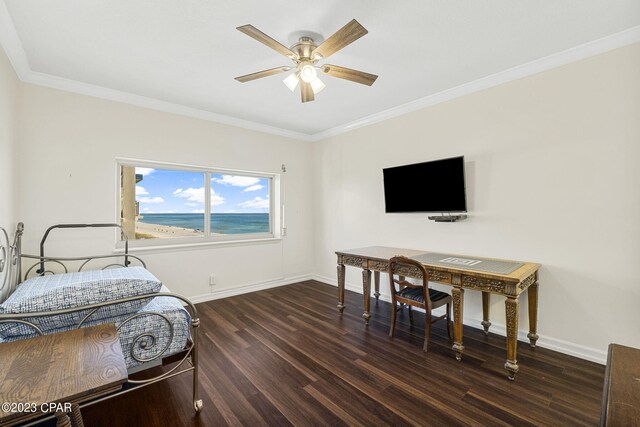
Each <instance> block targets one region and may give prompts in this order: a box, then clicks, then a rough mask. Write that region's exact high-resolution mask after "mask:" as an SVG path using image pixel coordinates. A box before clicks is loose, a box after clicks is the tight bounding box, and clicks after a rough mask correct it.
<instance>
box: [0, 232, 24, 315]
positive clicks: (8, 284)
mask: <svg viewBox="0 0 640 427" xmlns="http://www.w3.org/2000/svg"><path fill="white" fill-rule="evenodd" d="M23 231H24V224H23V223H21V222H19V223H18V225H17V226H16V230H15V232H14V233H13V236H11V235H10V234H9V232H7V230H6V229H5V228H3V227H0V303H2V302H3V301H4V300H5V299H7V298H8V297H9V295H11V293H12V292H13V291H14V290H15V288H16V286H17V285H18V283H19V282H20V276H21V265H20V264H21V263H20V255H21V253H22V252H21V251H22V247H21V244H22V233H23Z"/></svg>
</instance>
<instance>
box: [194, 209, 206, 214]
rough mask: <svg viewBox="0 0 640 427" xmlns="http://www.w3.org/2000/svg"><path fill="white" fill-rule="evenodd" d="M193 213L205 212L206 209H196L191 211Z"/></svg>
mask: <svg viewBox="0 0 640 427" xmlns="http://www.w3.org/2000/svg"><path fill="white" fill-rule="evenodd" d="M191 213H194V214H197V213H201V214H203V213H204V209H194V210H192V211H191Z"/></svg>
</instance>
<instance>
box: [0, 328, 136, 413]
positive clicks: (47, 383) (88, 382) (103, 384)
mask: <svg viewBox="0 0 640 427" xmlns="http://www.w3.org/2000/svg"><path fill="white" fill-rule="evenodd" d="M0 360H2V363H0V401H2V402H22V403H35V404H37V405H38V407H39V406H40V405H41V404H42V403H49V402H61V403H65V402H78V401H83V400H86V399H87V398H92V397H95V396H98V395H101V394H104V392H105V391H111V390H113V389H114V388H120V387H121V386H122V384H123V383H124V382H125V381H126V380H127V368H126V365H125V361H124V357H123V355H122V348H121V347H120V341H119V339H118V335H117V333H116V329H115V326H114V324H113V323H109V324H104V325H98V326H93V327H88V328H81V329H74V330H71V331H67V332H61V333H57V334H51V335H43V336H39V337H35V338H30V339H24V340H18V341H13V342H8V343H2V344H0ZM25 415H27V414H24V413H22V414H21V413H8V412H4V411H2V410H0V423H2V422H5V421H8V420H10V419H13V418H21V417H23V416H25ZM32 415H37V414H32Z"/></svg>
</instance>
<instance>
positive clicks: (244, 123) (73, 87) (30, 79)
mask: <svg viewBox="0 0 640 427" xmlns="http://www.w3.org/2000/svg"><path fill="white" fill-rule="evenodd" d="M18 77H19V78H20V80H22V81H23V82H25V83H31V84H35V85H39V86H46V87H50V88H53V89H59V90H63V91H67V92H74V93H79V94H81V95H87V96H93V97H96V98H102V99H107V100H109V101H116V102H122V103H124V104H130V105H135V106H137V107H142V108H149V109H151V110H157V111H163V112H165V113H173V114H177V115H180V116H186V117H192V118H195V119H201V120H207V121H210V122H214V123H219V124H223V125H229V126H235V127H239V128H242V129H248V130H254V131H258V132H263V133H267V134H271V135H277V136H283V137H285V138H292V139H296V140H301V141H310V140H311V135H309V134H306V133H301V132H295V131H292V130H288V129H282V128H278V127H274V126H269V125H266V124H263V123H258V122H253V121H250V120H244V119H239V118H237V117H231V116H226V115H223V114H217V113H212V112H210V111H206V110H200V109H197V108H191V107H187V106H185V105H180V104H175V103H172V102H167V101H161V100H159V99H154V98H148V97H146V96H141V95H135V94H132V93H128V92H122V91H119V90H115V89H109V88H106V87H102V86H96V85H92V84H88V83H83V82H79V81H76V80H70V79H65V78H62V77H58V76H52V75H50V74H44V73H39V72H35V71H30V70H29V71H28V72H26V73H24V74H23V75H18Z"/></svg>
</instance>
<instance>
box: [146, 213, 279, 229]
mask: <svg viewBox="0 0 640 427" xmlns="http://www.w3.org/2000/svg"><path fill="white" fill-rule="evenodd" d="M138 221H140V222H144V223H147V224H159V225H170V226H173V227H183V228H192V229H194V230H203V229H204V215H203V214H188V213H180V214H174V213H172V214H168V213H156V214H149V213H147V214H142V218H139V219H138ZM211 232H212V233H220V234H246V233H268V232H269V214H268V213H214V214H211Z"/></svg>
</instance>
